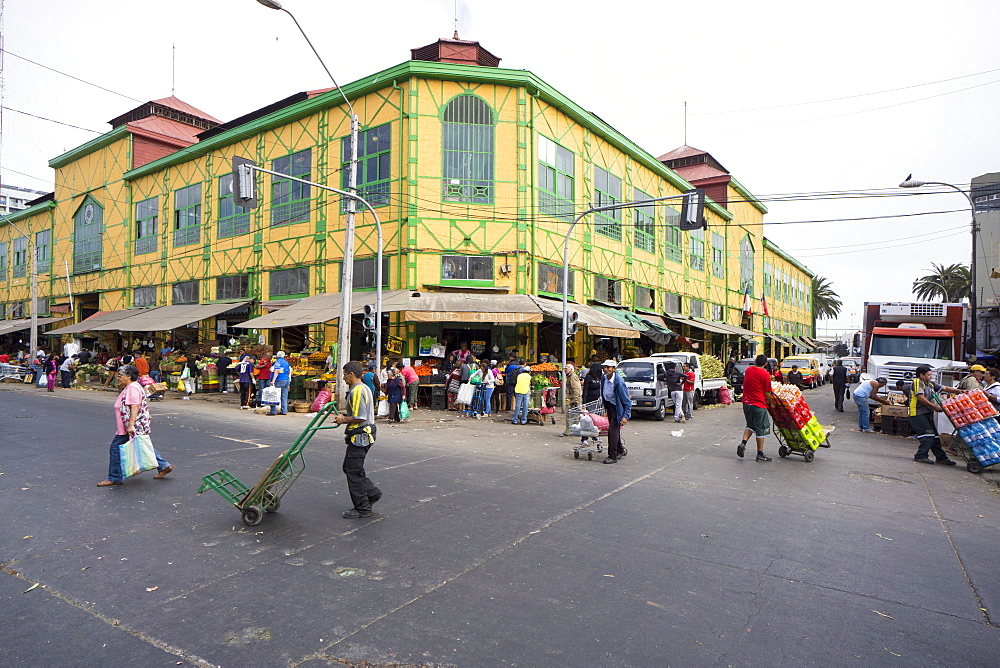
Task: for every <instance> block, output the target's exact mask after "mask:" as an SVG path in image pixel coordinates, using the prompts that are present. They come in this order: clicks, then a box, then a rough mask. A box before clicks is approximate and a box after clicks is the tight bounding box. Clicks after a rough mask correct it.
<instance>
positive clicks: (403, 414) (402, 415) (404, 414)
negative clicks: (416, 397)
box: [399, 401, 410, 420]
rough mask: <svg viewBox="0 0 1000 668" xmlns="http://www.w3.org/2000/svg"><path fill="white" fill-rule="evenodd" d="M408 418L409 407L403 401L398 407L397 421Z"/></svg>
mask: <svg viewBox="0 0 1000 668" xmlns="http://www.w3.org/2000/svg"><path fill="white" fill-rule="evenodd" d="M408 417H410V406H409V404H407V403H406V402H405V401H404V402H403V403H401V404H400V405H399V419H400V420H405V419H406V418H408Z"/></svg>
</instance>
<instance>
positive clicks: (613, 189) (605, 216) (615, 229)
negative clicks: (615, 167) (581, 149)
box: [594, 167, 622, 241]
mask: <svg viewBox="0 0 1000 668" xmlns="http://www.w3.org/2000/svg"><path fill="white" fill-rule="evenodd" d="M621 200H622V180H621V179H620V178H618V177H617V176H615V175H614V174H612V173H611V172H609V171H608V170H606V169H603V168H601V167H594V206H610V205H612V204H619V203H621ZM594 215H595V216H596V217H597V222H596V224H595V225H594V229H595V231H596V232H597V233H598V234H602V235H604V236H606V237H609V238H611V239H614V240H615V241H621V240H622V210H621V209H613V210H611V211H604V212H602V213H595V214H594Z"/></svg>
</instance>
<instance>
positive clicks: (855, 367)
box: [840, 357, 861, 383]
mask: <svg viewBox="0 0 1000 668" xmlns="http://www.w3.org/2000/svg"><path fill="white" fill-rule="evenodd" d="M840 361H841V363H842V364H843V365H844V366H846V367H847V382H848V383H857V382H860V381H861V358H860V357H841V358H840Z"/></svg>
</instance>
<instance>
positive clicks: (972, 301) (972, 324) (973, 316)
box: [899, 176, 979, 355]
mask: <svg viewBox="0 0 1000 668" xmlns="http://www.w3.org/2000/svg"><path fill="white" fill-rule="evenodd" d="M920 186H945V187H946V188H951V189H952V190H956V191H958V192H960V193H962V196H963V197H965V199H967V200H968V201H969V210H970V212H971V214H972V262H971V264H970V267H969V273H970V274H971V275H972V294H971V295H970V297H969V308H970V311H971V313H970V314H969V329H970V330H971V337H970V338H971V340H972V341H971V342H972V351H971V352H972V354H973V355H975V354H976V350H977V349H978V347H979V334H978V332H976V324H977V322H976V321H977V313H976V305H977V304H978V303H979V295H978V294H976V289H977V288H976V245H977V244H976V237H977V236H978V232H979V225H978V224H976V205H975V203H974V202H973V201H972V196H971V195H969V193H967V192H965V191H964V190H962V189H961V188H959V187H958V186H956V185H954V184H952V183H944V182H943V181H918V180H917V179H914V178H911V177H909V176H908V177H906V180H905V181H903V182H902V183H900V184H899V187H900V188H919V187H920ZM965 352H966V353H967V354H968V353H969V352H970V351H969V349H968V342H967V343H966V350H965Z"/></svg>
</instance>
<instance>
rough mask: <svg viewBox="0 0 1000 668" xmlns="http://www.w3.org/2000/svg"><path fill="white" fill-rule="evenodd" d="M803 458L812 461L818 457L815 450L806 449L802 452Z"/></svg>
mask: <svg viewBox="0 0 1000 668" xmlns="http://www.w3.org/2000/svg"><path fill="white" fill-rule="evenodd" d="M802 458H803V459H805V460H806V461H807V462H811V461H812V460H814V459H816V453H815V452H813V451H812V450H806V451H805V452H803V453H802Z"/></svg>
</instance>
